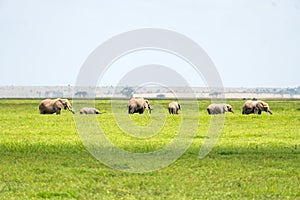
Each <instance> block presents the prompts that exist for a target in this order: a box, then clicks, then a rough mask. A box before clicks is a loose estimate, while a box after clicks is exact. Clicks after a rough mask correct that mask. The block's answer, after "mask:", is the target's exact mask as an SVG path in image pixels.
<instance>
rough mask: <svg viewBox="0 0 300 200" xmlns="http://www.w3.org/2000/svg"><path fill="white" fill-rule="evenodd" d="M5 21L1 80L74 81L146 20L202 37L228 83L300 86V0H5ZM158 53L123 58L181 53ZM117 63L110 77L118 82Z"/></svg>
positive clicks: (0, 34)
mask: <svg viewBox="0 0 300 200" xmlns="http://www.w3.org/2000/svg"><path fill="white" fill-rule="evenodd" d="M0 27H1V28H0V72H1V73H0V85H2V86H3V85H74V84H75V81H76V77H77V74H78V72H79V70H80V68H81V66H82V64H83V63H84V61H85V60H86V59H87V57H88V56H89V54H90V53H91V52H92V51H93V50H94V49H95V48H96V47H97V46H99V45H100V44H101V43H103V42H104V41H106V40H108V39H109V38H111V37H113V36H115V35H118V34H120V33H123V32H126V31H130V30H134V29H140V28H163V29H169V30H172V31H176V32H178V33H181V34H183V35H185V36H187V37H189V38H190V39H192V40H194V41H195V42H197V43H198V44H199V45H200V46H201V47H202V48H203V49H204V50H205V51H206V52H207V54H208V55H209V57H210V58H211V59H212V61H213V62H214V64H215V66H216V67H217V69H218V71H219V73H220V76H221V78H222V80H223V84H224V86H226V87H296V86H300V78H299V77H300V76H299V75H300V1H299V0H235V1H234V0H226V1H224V0H181V1H179V0H164V1H161V0H160V1H159V0H148V1H147V0H126V1H124V0H110V1H103V0H102V1H101V0H95V1H92V0H88V1H84V0H80V1H79V0H77V1H76V0H52V1H45V0H27V1H23V0H19V1H17V0H0ZM156 53H157V52H156ZM150 54H151V53H150ZM154 54H155V53H154ZM154 54H153V52H152V55H149V56H145V57H149V58H150V59H141V56H134V55H133V56H131V57H130V56H129V57H128V58H124V61H123V62H124V63H126V65H125V64H124V66H125V67H124V68H123V73H126V70H127V71H128V70H130V66H134V65H136V64H137V63H138V64H141V65H142V64H143V65H146V64H151V59H154V60H155V62H156V63H157V62H162V63H164V62H166V63H168V65H172V62H173V64H174V66H175V65H176V64H175V62H176V58H175V59H172V58H170V59H169V60H168V58H167V57H168V56H166V58H165V59H166V60H167V61H164V55H163V54H161V55H160V56H158V57H159V58H158V57H156V55H154ZM145 55H147V54H145ZM176 63H177V64H178V63H179V61H178V62H176ZM158 64H161V63H158ZM127 66H128V68H127ZM187 67H188V66H184V65H182V66H181V68H187ZM117 69H118V67H117V66H115V67H114V68H113V67H112V68H111V69H110V70H109V71H108V72H107V73H108V74H106V77H108V78H107V79H105V80H103V81H102V82H103V84H108V85H109V84H115V83H116V82H118V80H119V79H120V78H121V76H122V73H120V74H117V73H116V72H117V71H118V70H117ZM114 70H115V72H114ZM179 71H180V70H179ZM183 71H184V72H185V73H186V74H185V75H184V76H185V77H189V74H188V73H189V70H185V69H184V70H183ZM123 75H124V74H123ZM193 75H194V74H193V73H192V72H191V74H190V77H191V78H190V80H191V82H192V84H195V85H197V84H199V82H201V80H196V79H197V77H195V80H194V78H193Z"/></svg>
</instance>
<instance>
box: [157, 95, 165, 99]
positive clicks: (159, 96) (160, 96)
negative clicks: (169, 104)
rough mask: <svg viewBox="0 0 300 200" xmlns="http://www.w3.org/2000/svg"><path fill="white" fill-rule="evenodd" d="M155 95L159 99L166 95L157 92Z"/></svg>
mask: <svg viewBox="0 0 300 200" xmlns="http://www.w3.org/2000/svg"><path fill="white" fill-rule="evenodd" d="M156 97H157V98H159V99H163V98H165V97H166V95H164V94H158V95H156Z"/></svg>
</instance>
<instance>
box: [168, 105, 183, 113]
mask: <svg viewBox="0 0 300 200" xmlns="http://www.w3.org/2000/svg"><path fill="white" fill-rule="evenodd" d="M168 110H169V113H170V114H176V115H177V114H178V111H179V110H180V104H179V103H177V102H171V103H169V105H168Z"/></svg>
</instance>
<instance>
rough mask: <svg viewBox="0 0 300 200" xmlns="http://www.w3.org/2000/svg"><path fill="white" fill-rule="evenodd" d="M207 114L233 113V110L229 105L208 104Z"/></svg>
mask: <svg viewBox="0 0 300 200" xmlns="http://www.w3.org/2000/svg"><path fill="white" fill-rule="evenodd" d="M207 112H208V114H210V115H215V114H225V112H232V113H234V111H233V108H232V106H231V105H230V104H210V105H209V106H208V107H207Z"/></svg>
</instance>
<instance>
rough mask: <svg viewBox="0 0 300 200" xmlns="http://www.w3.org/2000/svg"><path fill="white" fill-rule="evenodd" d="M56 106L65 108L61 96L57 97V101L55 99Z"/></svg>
mask: <svg viewBox="0 0 300 200" xmlns="http://www.w3.org/2000/svg"><path fill="white" fill-rule="evenodd" d="M55 106H56V107H57V108H60V109H63V108H64V104H63V101H62V100H61V99H60V98H58V99H56V101H55Z"/></svg>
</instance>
